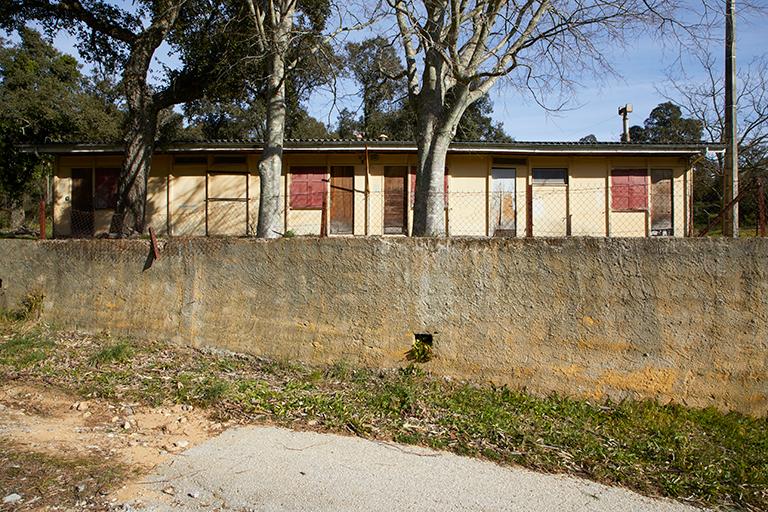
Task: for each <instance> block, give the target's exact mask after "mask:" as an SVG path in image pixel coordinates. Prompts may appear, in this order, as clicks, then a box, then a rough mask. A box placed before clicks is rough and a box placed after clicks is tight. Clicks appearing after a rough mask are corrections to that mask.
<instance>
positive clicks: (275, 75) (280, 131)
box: [246, 0, 296, 238]
mask: <svg viewBox="0 0 768 512" xmlns="http://www.w3.org/2000/svg"><path fill="white" fill-rule="evenodd" d="M246 3H247V5H248V8H249V11H250V14H251V20H252V22H253V28H254V31H255V41H256V47H257V48H258V50H259V53H261V54H263V55H264V59H265V64H266V65H265V68H266V88H265V89H266V103H267V109H266V110H267V126H266V137H265V140H264V149H263V150H262V153H261V158H260V159H259V190H260V196H259V222H258V226H257V228H256V236H258V237H259V238H277V237H279V236H280V233H281V231H282V227H281V223H282V207H281V204H280V176H281V174H282V168H283V145H284V139H285V110H286V108H285V75H286V59H287V58H288V56H287V53H288V47H289V44H290V39H291V34H292V31H293V22H294V15H295V13H296V0H246Z"/></svg>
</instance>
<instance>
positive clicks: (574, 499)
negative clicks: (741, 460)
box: [134, 427, 698, 512]
mask: <svg viewBox="0 0 768 512" xmlns="http://www.w3.org/2000/svg"><path fill="white" fill-rule="evenodd" d="M141 487H142V488H144V489H145V492H144V496H143V497H142V499H141V505H138V504H135V505H134V507H135V508H139V509H140V510H146V511H158V512H159V511H177V510H213V509H219V510H225V511H229V510H237V511H245V510H258V511H294V510H295V511H299V510H301V511H314V510H317V511H320V510H322V511H342V510H354V511H373V510H377V511H378V510H398V511H411V510H412V511H490V510H493V511H514V512H524V511H537V512H542V511H553V512H555V511H557V512H566V511H579V512H581V511H589V512H592V511H594V512H598V511H605V512H614V511H617V510H621V511H624V512H632V511H637V512H640V511H643V512H645V511H652V512H684V511H685V512H690V511H694V510H698V509H696V508H694V507H690V506H687V505H684V504H680V503H676V502H672V501H668V500H661V499H651V498H646V497H643V496H640V495H639V494H637V493H634V492H631V491H629V490H626V489H623V488H616V487H608V486H605V485H600V484H597V483H594V482H590V481H588V480H583V479H579V478H574V477H568V476H563V475H546V474H540V473H536V472H533V471H528V470H526V469H522V468H517V467H501V466H498V465H496V464H493V463H490V462H486V461H481V460H477V459H472V458H467V457H459V456H457V455H453V454H449V453H444V452H437V451H433V450H428V449H424V448H419V447H414V446H404V445H398V444H393V443H384V442H376V441H369V440H364V439H360V438H354V437H343V436H338V435H330V434H317V433H312V432H294V431H291V430H286V429H282V428H275V427H247V428H237V429H232V430H229V431H226V432H224V433H222V434H221V435H220V436H218V437H216V438H214V439H211V440H209V441H207V442H205V443H203V444H201V445H199V446H197V447H195V448H193V449H191V450H188V451H186V452H184V453H183V454H181V455H180V456H178V457H175V458H174V460H173V461H171V462H170V463H167V464H165V465H163V466H160V467H159V468H158V469H157V470H156V471H155V472H154V473H153V474H152V475H150V476H149V477H148V478H147V479H145V482H144V485H142V486H141Z"/></svg>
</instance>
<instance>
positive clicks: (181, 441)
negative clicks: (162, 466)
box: [173, 439, 189, 449]
mask: <svg viewBox="0 0 768 512" xmlns="http://www.w3.org/2000/svg"><path fill="white" fill-rule="evenodd" d="M173 446H175V447H176V448H182V449H183V448H186V447H187V446H189V441H187V440H186V439H179V440H178V441H176V442H175V443H173Z"/></svg>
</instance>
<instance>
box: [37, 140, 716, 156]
mask: <svg viewBox="0 0 768 512" xmlns="http://www.w3.org/2000/svg"><path fill="white" fill-rule="evenodd" d="M262 146H263V141H261V140H258V139H227V140H224V139H199V140H179V141H174V142H170V143H164V144H158V145H157V148H156V151H157V152H161V153H163V152H172V153H177V152H194V151H205V150H215V151H254V150H259V149H261V147H262ZM366 147H367V148H368V149H369V150H372V151H416V143H415V142H413V141H401V140H376V139H363V140H358V139H286V140H285V144H284V148H285V150H286V151H312V150H316V151H329V150H336V151H363V150H364V149H365V148H366ZM722 147H723V146H722V145H721V144H712V143H706V142H700V143H697V144H651V143H631V142H630V143H625V142H579V141H576V142H570V141H568V142H566V141H557V142H555V141H514V142H493V141H456V142H453V143H451V146H450V149H449V151H451V152H465V153H496V152H498V153H517V154H525V153H531V154H542V153H565V152H573V153H581V154H585V153H596V154H619V153H620V154H649V153H675V154H696V153H701V152H702V151H704V150H705V149H707V148H708V149H713V150H721V149H722ZM25 149H26V150H27V151H36V152H40V153H50V154H60V155H62V154H75V153H79V154H82V153H119V152H122V151H123V149H124V146H123V145H122V144H120V143H104V142H60V143H46V144H30V145H28V146H26V147H25Z"/></svg>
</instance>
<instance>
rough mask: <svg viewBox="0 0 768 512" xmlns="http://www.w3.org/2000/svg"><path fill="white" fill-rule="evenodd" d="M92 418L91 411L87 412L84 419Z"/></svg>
mask: <svg viewBox="0 0 768 512" xmlns="http://www.w3.org/2000/svg"><path fill="white" fill-rule="evenodd" d="M90 417H91V411H85V412H84V413H83V418H90Z"/></svg>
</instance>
